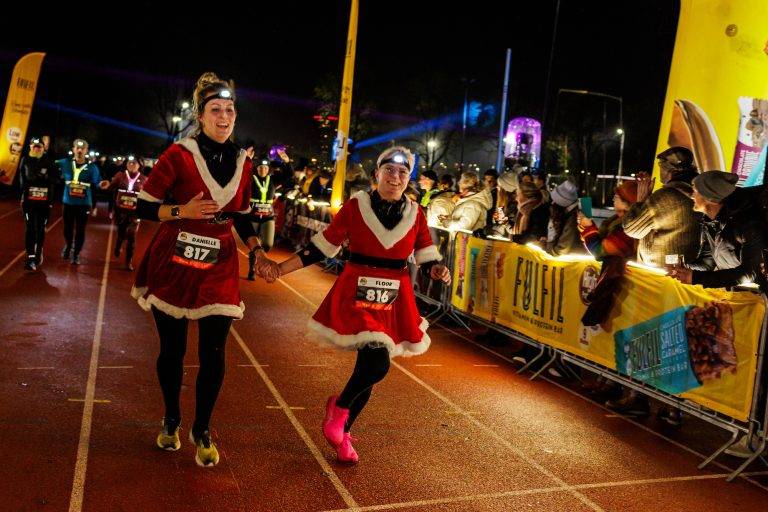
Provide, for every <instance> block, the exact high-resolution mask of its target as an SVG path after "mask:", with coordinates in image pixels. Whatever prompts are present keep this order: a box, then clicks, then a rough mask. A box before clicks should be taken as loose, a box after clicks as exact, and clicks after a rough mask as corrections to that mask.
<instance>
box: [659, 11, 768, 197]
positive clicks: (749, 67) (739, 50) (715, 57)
mask: <svg viewBox="0 0 768 512" xmlns="http://www.w3.org/2000/svg"><path fill="white" fill-rule="evenodd" d="M766 19H768V2H766V1H765V0H681V2H680V19H679V22H678V28H677V38H676V39H675V50H674V53H673V56H672V67H671V70H670V74H669V82H668V84H667V95H666V99H665V102H664V110H663V113H662V119H661V127H660V130H659V139H658V144H657V154H658V153H659V152H661V151H663V150H664V149H666V148H668V147H670V146H685V147H688V148H689V149H691V151H692V152H693V155H694V158H695V160H696V165H697V167H698V168H699V170H700V171H711V170H719V171H730V172H734V173H736V174H738V175H739V177H740V178H741V182H742V183H744V182H745V181H746V180H747V178H748V177H749V174H750V171H751V170H752V169H753V168H755V167H756V166H757V162H758V161H759V160H760V159H761V154H762V155H763V156H762V161H763V162H764V159H765V156H764V153H765V152H766V151H767V149H766V148H767V147H768V24H767V23H766ZM654 173H655V174H656V175H657V176H658V166H656V167H655V168H654ZM748 184H755V183H748Z"/></svg>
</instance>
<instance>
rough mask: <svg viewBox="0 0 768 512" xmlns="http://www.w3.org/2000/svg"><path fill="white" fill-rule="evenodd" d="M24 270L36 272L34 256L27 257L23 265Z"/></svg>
mask: <svg viewBox="0 0 768 512" xmlns="http://www.w3.org/2000/svg"><path fill="white" fill-rule="evenodd" d="M24 270H31V271H34V270H37V265H35V257H34V256H28V257H27V262H26V263H24Z"/></svg>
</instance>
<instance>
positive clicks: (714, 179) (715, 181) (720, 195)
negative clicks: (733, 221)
mask: <svg viewBox="0 0 768 512" xmlns="http://www.w3.org/2000/svg"><path fill="white" fill-rule="evenodd" d="M737 181H739V177H738V176H737V175H736V174H733V173H730V172H723V171H707V172H703V173H701V174H699V175H698V176H696V177H695V178H694V179H693V186H694V187H696V191H697V192H698V193H699V194H701V195H702V197H704V199H707V200H709V201H713V202H715V203H721V202H722V201H723V199H725V198H726V197H728V196H729V195H731V194H732V193H733V191H734V190H736V182H737Z"/></svg>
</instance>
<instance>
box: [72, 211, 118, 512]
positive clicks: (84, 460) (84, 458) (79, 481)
mask: <svg viewBox="0 0 768 512" xmlns="http://www.w3.org/2000/svg"><path fill="white" fill-rule="evenodd" d="M112 228H113V225H112V224H110V225H109V236H108V237H107V252H106V256H105V257H104V272H103V273H102V275H101V291H100V292H99V309H98V313H97V315H96V329H95V330H94V333H93V345H92V347H91V362H90V365H89V366H88V383H87V384H86V387H85V402H84V403H83V420H82V423H81V424H80V442H79V443H78V445H77V461H76V462H75V474H74V477H73V481H72V494H71V495H70V498H69V512H80V510H82V508H83V494H84V492H83V491H84V489H85V472H86V469H87V468H88V445H89V444H90V441H91V423H92V421H93V403H94V395H95V394H96V374H97V373H98V370H99V351H100V350H101V330H102V327H103V325H104V304H105V302H106V299H107V279H108V278H109V262H110V260H111V253H112V232H113V231H114V230H113V229H112Z"/></svg>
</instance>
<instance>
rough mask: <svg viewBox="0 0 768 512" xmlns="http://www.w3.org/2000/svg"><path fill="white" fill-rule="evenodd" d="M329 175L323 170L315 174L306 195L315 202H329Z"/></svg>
mask: <svg viewBox="0 0 768 512" xmlns="http://www.w3.org/2000/svg"><path fill="white" fill-rule="evenodd" d="M331 177H332V176H331V173H330V172H328V171H326V170H325V169H323V170H322V171H320V172H318V173H317V176H315V177H314V179H313V180H312V182H311V183H310V185H309V189H308V195H310V196H312V199H313V200H314V201H315V202H318V201H322V202H326V203H327V202H329V201H330V200H331V187H330V185H331Z"/></svg>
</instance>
